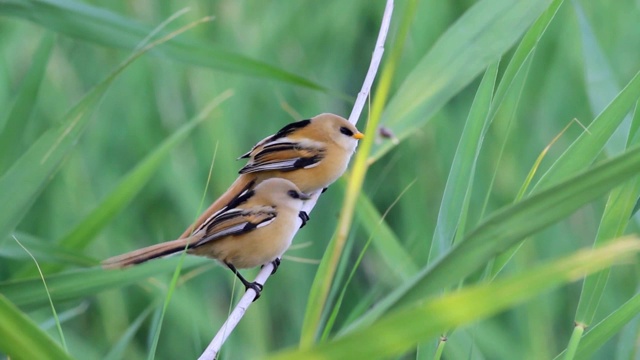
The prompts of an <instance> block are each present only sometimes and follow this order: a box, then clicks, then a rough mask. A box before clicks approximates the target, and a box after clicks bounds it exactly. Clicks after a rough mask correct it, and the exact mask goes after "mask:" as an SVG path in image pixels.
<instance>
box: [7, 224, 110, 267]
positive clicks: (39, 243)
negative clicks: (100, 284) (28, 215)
mask: <svg viewBox="0 0 640 360" xmlns="http://www.w3.org/2000/svg"><path fill="white" fill-rule="evenodd" d="M13 236H15V237H17V238H18V240H20V242H21V243H22V244H23V245H24V246H25V247H27V248H28V249H29V251H31V253H32V254H33V256H35V257H36V259H38V262H40V263H42V264H43V265H45V264H46V263H54V264H65V265H67V266H68V265H76V266H94V265H96V264H97V263H98V260H96V259H94V258H92V257H89V256H86V255H84V254H82V253H80V252H77V251H74V250H67V249H63V248H61V247H60V246H58V245H57V244H54V243H51V242H48V241H44V240H43V239H39V238H37V237H35V236H32V235H29V234H26V233H22V232H15V233H14V234H13ZM0 258H7V259H16V260H26V259H29V255H27V254H26V253H25V252H24V250H22V248H21V247H20V246H19V245H18V244H17V243H16V242H15V241H13V240H9V241H7V242H6V243H5V244H4V246H3V247H1V248H0ZM43 267H44V266H43ZM29 268H31V266H30V267H29ZM34 274H35V272H34Z"/></svg>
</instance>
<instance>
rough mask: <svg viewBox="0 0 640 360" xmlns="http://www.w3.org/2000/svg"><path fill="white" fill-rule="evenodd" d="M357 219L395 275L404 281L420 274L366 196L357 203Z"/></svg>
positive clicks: (361, 197) (382, 216) (398, 240)
mask: <svg viewBox="0 0 640 360" xmlns="http://www.w3.org/2000/svg"><path fill="white" fill-rule="evenodd" d="M356 206H357V208H358V211H356V218H357V219H358V220H359V221H360V222H361V224H362V228H363V229H364V230H365V231H367V232H369V236H371V237H372V242H373V246H374V247H375V248H376V250H377V253H378V254H379V255H380V257H381V258H382V259H383V260H384V262H385V263H386V264H387V266H388V267H389V270H390V271H391V272H393V274H394V275H395V276H396V277H397V278H398V279H402V280H406V279H408V278H409V277H411V276H413V275H414V274H416V273H417V272H418V267H417V266H416V264H415V262H414V261H413V258H412V257H411V255H409V253H407V251H406V250H405V248H404V247H403V245H402V243H401V242H400V239H398V237H397V236H396V234H395V233H394V232H393V230H392V229H391V228H390V227H389V225H388V224H387V223H386V221H385V220H384V217H385V216H384V215H380V213H378V210H377V209H376V208H375V206H374V205H373V203H372V202H371V199H369V197H367V196H366V195H365V194H360V196H359V197H358V203H357V205H356Z"/></svg>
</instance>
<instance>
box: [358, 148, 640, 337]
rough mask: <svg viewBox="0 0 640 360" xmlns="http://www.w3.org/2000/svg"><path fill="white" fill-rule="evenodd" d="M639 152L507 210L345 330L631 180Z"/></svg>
mask: <svg viewBox="0 0 640 360" xmlns="http://www.w3.org/2000/svg"><path fill="white" fill-rule="evenodd" d="M638 168H640V147H635V148H633V149H632V150H629V151H627V152H626V153H624V154H622V155H620V156H618V157H616V158H614V159H612V160H610V161H606V162H604V163H602V164H600V165H599V166H597V167H594V168H593V169H590V170H588V171H585V172H582V173H580V174H577V175H576V176H574V177H572V178H570V179H568V180H565V181H564V182H562V183H560V184H558V185H556V186H554V187H552V188H549V189H547V190H545V191H543V192H540V193H538V194H536V195H534V196H531V197H529V198H527V199H525V200H523V201H521V202H519V203H516V204H513V205H511V206H507V207H505V208H503V209H502V210H500V211H498V212H497V213H495V214H494V215H493V216H491V217H489V218H487V219H486V220H485V221H484V222H483V223H482V224H480V225H479V226H478V227H477V228H476V229H475V230H473V231H471V232H470V233H469V234H468V235H466V236H465V237H464V239H463V241H462V242H460V243H459V244H458V245H456V246H454V247H453V248H452V250H451V252H449V253H448V254H447V255H445V256H444V257H442V258H441V259H439V260H438V261H436V262H435V263H434V264H431V265H429V266H427V267H425V268H423V269H422V270H421V271H420V273H418V274H417V275H416V276H415V277H414V278H412V279H411V280H410V281H408V282H406V283H404V284H402V285H401V286H400V287H398V288H397V289H396V290H395V291H393V292H392V293H391V294H389V295H388V296H387V297H385V298H384V299H383V300H382V301H380V302H379V303H378V304H377V305H376V306H375V307H374V308H373V309H371V310H370V311H369V312H368V313H367V314H365V315H364V316H363V317H361V318H360V319H359V321H357V322H355V323H354V324H353V325H352V326H351V327H350V328H349V329H347V331H348V330H350V329H353V328H354V327H360V326H363V325H366V324H368V323H371V321H373V320H375V319H377V318H379V317H380V316H381V315H382V314H384V313H385V312H387V311H388V310H389V309H391V308H394V307H397V306H400V305H408V304H410V303H413V302H415V301H418V300H420V299H423V298H424V297H426V296H428V295H430V294H433V292H434V291H436V290H438V289H442V288H444V287H446V286H449V285H452V284H455V283H456V282H458V281H460V280H462V279H464V278H465V277H466V276H468V275H469V274H470V273H472V272H473V271H474V270H476V269H477V268H479V267H480V266H482V265H483V264H486V263H487V262H488V261H489V260H490V259H491V258H493V257H494V256H495V255H496V254H498V253H500V252H502V251H504V250H506V249H508V248H509V247H510V246H512V245H514V244H515V243H517V242H518V241H520V240H522V239H524V238H526V237H527V236H529V235H531V234H533V233H535V232H536V231H539V230H541V229H544V228H545V227H547V226H549V225H551V224H553V223H555V222H558V221H560V220H562V219H564V218H566V217H567V216H569V215H570V214H571V213H573V212H574V211H576V210H577V209H579V208H580V207H581V206H583V205H585V204H587V203H589V202H591V201H593V200H595V199H597V198H598V197H600V196H602V195H603V194H605V193H606V192H607V191H610V190H611V189H613V188H615V187H616V186H618V185H619V184H620V183H622V182H624V181H626V180H628V179H630V178H633V177H634V176H636V175H637V169H638Z"/></svg>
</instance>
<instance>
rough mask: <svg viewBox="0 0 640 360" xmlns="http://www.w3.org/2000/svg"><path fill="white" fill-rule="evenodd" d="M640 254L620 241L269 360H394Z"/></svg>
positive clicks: (637, 244)
mask: <svg viewBox="0 0 640 360" xmlns="http://www.w3.org/2000/svg"><path fill="white" fill-rule="evenodd" d="M638 251H640V241H638V240H637V239H635V238H633V239H626V240H620V241H618V242H616V243H613V244H611V245H607V246H606V247H603V248H600V249H595V250H583V251H579V252H577V253H576V254H573V255H571V256H569V257H566V258H563V259H561V260H557V261H554V262H552V263H550V264H545V265H541V266H539V267H537V268H535V269H531V270H527V271H525V272H524V273H522V274H518V275H516V276H513V277H511V278H509V279H504V280H499V281H496V282H493V283H489V284H483V285H478V286H473V287H469V288H465V289H463V290H461V291H459V292H456V293H452V294H447V295H444V296H442V297H439V298H436V299H430V300H427V301H425V302H422V303H419V304H415V305H414V306H409V307H406V308H402V309H398V310H397V311H394V312H392V313H389V314H388V315H386V316H385V317H383V318H381V319H380V320H378V321H376V322H375V323H373V324H371V325H370V326H368V327H367V328H363V329H360V330H358V331H355V332H353V333H351V334H348V335H346V336H344V337H341V338H338V339H336V340H334V341H331V342H328V343H325V344H320V345H317V346H315V347H313V348H309V349H301V350H297V351H295V350H294V351H290V352H286V353H283V354H279V355H276V356H274V357H272V358H271V359H278V360H285V359H339V358H345V357H350V358H358V359H385V358H389V357H393V356H398V355H400V354H403V353H404V352H406V351H407V350H409V349H411V348H412V347H413V346H415V345H416V344H418V343H419V342H422V341H425V340H427V339H431V338H433V337H435V336H438V335H439V334H440V333H441V332H443V331H446V330H447V329H449V328H452V327H458V326H461V325H465V324H469V323H471V322H473V321H477V320H479V319H482V318H485V317H488V316H491V315H494V314H496V313H498V312H500V311H502V310H504V309H507V308H510V307H512V306H514V305H516V304H519V303H522V302H523V301H525V300H527V299H530V298H532V297H533V296H535V295H538V294H540V293H542V292H543V291H546V290H549V289H551V288H554V287H557V286H560V285H562V284H564V283H567V282H571V281H575V280H577V279H579V278H581V277H582V276H584V275H585V274H589V273H592V272H594V271H598V270H601V269H603V268H606V267H609V266H611V265H612V264H615V263H617V262H620V261H625V260H627V261H630V260H632V259H633V255H635V254H636V253H637V252H638ZM461 310H464V311H461ZM415 319H428V321H415ZM373 339H375V341H372V340H373ZM363 344H366V346H363Z"/></svg>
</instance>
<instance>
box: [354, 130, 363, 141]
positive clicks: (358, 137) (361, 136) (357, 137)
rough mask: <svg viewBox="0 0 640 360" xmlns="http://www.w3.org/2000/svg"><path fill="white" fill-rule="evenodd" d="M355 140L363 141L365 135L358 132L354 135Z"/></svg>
mask: <svg viewBox="0 0 640 360" xmlns="http://www.w3.org/2000/svg"><path fill="white" fill-rule="evenodd" d="M353 138H354V139H357V140H360V139H363V138H364V134H363V133H361V132H359V131H358V132H357V133H355V134H353Z"/></svg>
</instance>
